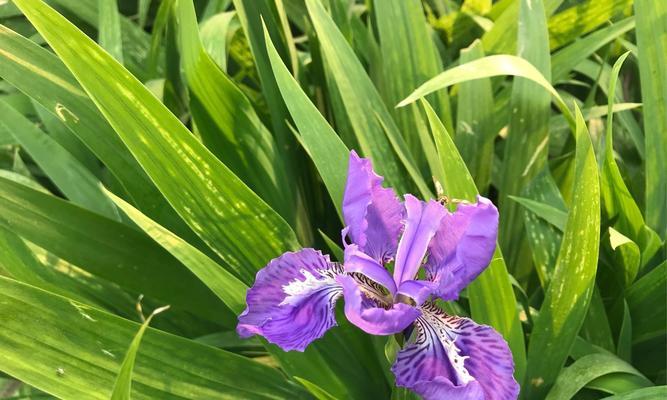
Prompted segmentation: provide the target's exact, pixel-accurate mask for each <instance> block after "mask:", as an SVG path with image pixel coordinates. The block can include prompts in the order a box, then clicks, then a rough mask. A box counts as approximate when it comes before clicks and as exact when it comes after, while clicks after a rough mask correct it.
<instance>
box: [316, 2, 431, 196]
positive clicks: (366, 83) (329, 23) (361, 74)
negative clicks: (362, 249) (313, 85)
mask: <svg viewBox="0 0 667 400" xmlns="http://www.w3.org/2000/svg"><path fill="white" fill-rule="evenodd" d="M306 6H307V7H308V12H309V14H310V17H311V19H312V22H313V26H314V28H315V31H316V32H317V37H318V40H319V43H320V46H321V51H322V54H323V58H324V60H325V62H326V63H327V64H328V66H329V68H330V69H331V74H332V76H333V78H334V79H335V83H336V87H337V88H338V91H339V93H340V96H341V99H342V101H343V104H344V106H345V110H346V112H347V115H348V118H349V120H350V122H351V124H352V126H353V128H354V131H355V135H356V137H357V139H358V141H359V144H360V146H361V150H362V151H363V153H364V154H365V155H366V156H369V157H371V158H372V159H373V162H374V165H375V166H376V168H377V170H378V172H379V173H380V174H381V175H383V176H384V177H385V178H386V180H387V183H388V184H389V185H391V186H393V187H394V188H396V190H397V191H398V192H399V193H406V192H409V191H410V190H409V189H410V188H411V186H412V185H411V184H410V179H412V181H413V182H414V184H415V185H416V186H417V188H418V189H419V191H420V192H421V194H422V195H423V196H424V197H430V190H429V188H428V186H427V185H426V183H425V182H424V180H423V178H422V177H421V175H420V174H419V172H418V171H417V169H416V164H415V162H414V161H413V159H412V157H411V155H410V154H409V153H408V151H407V146H406V144H405V142H404V140H403V138H402V136H401V135H400V133H399V132H398V128H397V127H396V124H395V123H394V120H393V119H392V117H391V115H390V114H389V111H387V109H386V107H385V106H384V103H383V101H382V98H381V97H380V95H379V93H378V92H377V90H376V88H375V86H373V83H372V82H371V80H370V78H369V77H368V75H367V74H366V71H365V70H364V68H363V66H362V65H361V63H360V62H359V59H358V58H357V57H356V55H355V54H354V51H353V50H352V49H351V48H350V47H349V45H348V44H347V42H346V40H345V37H344V36H343V35H342V33H341V32H340V31H339V30H338V28H337V27H336V24H335V23H334V22H333V20H332V19H331V17H329V15H328V14H327V12H326V11H325V9H324V7H323V6H322V5H321V4H320V3H319V2H316V1H314V0H306ZM378 119H379V120H378ZM380 120H381V121H382V123H380ZM382 124H384V126H385V127H387V128H388V130H387V131H386V133H385V130H384V128H383V127H382ZM394 144H395V145H394ZM392 147H393V148H392ZM401 167H404V168H405V170H406V171H407V174H406V173H405V172H403V168H401Z"/></svg>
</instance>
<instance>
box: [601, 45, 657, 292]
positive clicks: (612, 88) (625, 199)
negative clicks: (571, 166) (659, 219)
mask: <svg viewBox="0 0 667 400" xmlns="http://www.w3.org/2000/svg"><path fill="white" fill-rule="evenodd" d="M628 55H629V53H625V54H623V55H622V56H621V57H619V58H618V60H617V61H616V62H615V63H614V67H613V68H612V71H611V77H610V79H609V90H608V92H607V93H609V95H608V97H609V100H608V105H607V114H608V116H607V130H606V133H605V148H604V152H602V171H601V181H602V199H603V200H604V209H605V212H606V214H607V218H609V219H610V220H613V219H615V223H614V228H615V229H617V230H618V231H619V233H620V234H622V235H627V236H628V237H629V238H630V239H631V240H632V241H633V242H634V243H636V244H637V245H638V246H639V249H638V250H641V253H642V254H641V257H642V259H641V265H642V266H644V265H646V264H647V263H648V261H649V260H650V259H651V258H652V257H653V256H654V255H655V253H656V252H657V251H658V248H659V247H660V246H659V243H660V237H659V236H658V235H657V234H656V233H655V232H654V231H653V230H652V229H650V228H648V227H647V226H646V225H645V222H644V217H643V215H642V212H641V210H640V209H639V206H637V203H636V202H635V200H634V199H633V197H632V194H630V191H629V190H628V188H627V186H626V185H625V182H624V181H623V177H622V175H621V171H620V169H619V167H618V165H617V164H616V160H615V158H614V137H613V129H612V128H613V118H614V115H613V113H610V110H612V108H613V106H614V96H613V93H615V92H616V82H617V81H618V74H619V72H620V70H621V67H622V66H623V62H624V61H625V59H626V58H627V57H628ZM626 249H627V247H626ZM626 249H624V250H623V252H624V253H625V252H627V251H630V252H633V250H626ZM625 256H628V254H623V258H624V259H625ZM631 257H633V258H634V256H631ZM622 265H624V266H627V267H630V266H631V265H627V264H622ZM632 269H634V266H633V267H632ZM633 274H634V275H635V276H636V273H630V274H629V275H628V277H630V275H633ZM633 279H634V277H633ZM630 282H631V281H629V282H628V281H625V283H626V284H629V283H630Z"/></svg>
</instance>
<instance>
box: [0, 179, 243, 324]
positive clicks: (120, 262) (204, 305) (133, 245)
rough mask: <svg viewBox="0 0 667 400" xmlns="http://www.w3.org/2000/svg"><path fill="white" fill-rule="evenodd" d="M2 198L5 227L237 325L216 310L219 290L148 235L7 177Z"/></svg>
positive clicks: (103, 273) (97, 271)
mask: <svg viewBox="0 0 667 400" xmlns="http://www.w3.org/2000/svg"><path fill="white" fill-rule="evenodd" d="M0 199H1V201H0V226H2V227H4V228H6V229H8V230H10V231H12V232H14V233H16V234H17V235H20V236H21V237H23V238H25V239H26V240H29V241H30V242H32V243H35V244H36V245H38V246H40V247H42V248H44V249H46V250H48V251H50V252H52V253H54V254H55V255H57V256H59V257H61V258H63V259H65V260H67V261H69V262H71V263H72V264H74V265H76V266H79V267H80V268H83V269H84V270H86V271H88V272H90V273H92V274H94V275H97V276H100V277H102V278H105V279H108V280H110V281H112V282H116V283H118V284H119V285H121V286H123V287H125V288H128V289H132V290H134V291H136V292H139V293H144V294H145V295H147V296H149V297H152V298H155V299H157V300H160V301H162V302H165V303H171V304H172V305H174V306H177V307H180V308H182V309H185V310H191V311H192V312H193V313H195V314H197V315H202V316H204V318H207V319H209V320H212V321H221V322H224V321H225V320H226V322H225V324H226V325H228V326H229V325H231V324H233V320H232V318H233V316H230V315H229V313H227V314H225V313H224V312H219V311H215V310H212V308H215V307H213V305H215V304H219V305H220V306H222V303H220V302H219V301H218V300H217V299H216V297H215V296H214V295H213V293H211V292H210V291H209V290H208V289H207V288H206V286H204V285H203V284H202V283H201V282H200V281H199V280H198V279H197V278H196V277H195V276H193V275H192V274H191V273H190V272H189V271H187V270H186V269H185V268H183V266H182V265H181V264H180V263H179V262H178V261H177V260H175V259H174V258H173V257H171V256H170V255H169V253H167V252H166V251H165V250H163V249H162V248H161V247H160V246H158V245H157V244H156V243H155V242H153V241H152V240H151V239H149V238H147V237H146V236H145V235H144V234H143V233H141V232H139V231H137V230H135V229H133V228H130V227H128V226H127V225H124V224H121V223H119V222H116V221H113V220H109V219H107V218H104V217H102V216H100V215H97V214H95V213H92V212H90V211H87V210H85V209H82V208H79V207H77V206H75V205H73V204H71V203H68V202H66V201H64V200H62V199H59V198H56V197H53V196H50V195H47V194H44V193H41V192H38V191H35V190H32V189H29V188H27V187H25V186H23V185H21V184H18V183H14V182H11V181H9V180H6V179H3V178H0ZM91 232H95V234H91Z"/></svg>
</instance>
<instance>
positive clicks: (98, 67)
mask: <svg viewBox="0 0 667 400" xmlns="http://www.w3.org/2000/svg"><path fill="white" fill-rule="evenodd" d="M0 23H1V25H0V79H1V80H0V398H11V399H44V398H52V397H53V398H61V399H71V400H80V399H109V398H112V399H130V398H131V399H137V400H138V399H296V398H304V399H306V398H316V399H388V398H391V399H409V398H414V395H413V394H411V393H409V392H408V391H406V390H404V389H400V388H395V386H394V383H393V375H392V374H391V373H390V372H389V365H390V363H391V361H392V360H391V357H392V356H391V355H392V354H393V352H392V348H393V347H394V346H395V342H393V338H386V337H376V338H371V337H368V336H366V335H364V334H363V333H362V332H361V331H359V330H358V329H357V328H355V327H354V326H352V325H350V324H349V323H343V322H342V321H343V319H342V318H339V322H341V324H340V326H338V327H336V328H335V329H333V330H332V331H330V332H329V333H327V335H326V336H325V337H324V338H323V339H322V340H320V341H318V342H316V343H315V344H314V345H313V346H311V347H310V348H309V349H308V350H307V351H305V352H304V353H298V352H289V353H285V352H282V351H280V350H279V349H278V348H277V347H275V346H272V345H269V344H268V343H266V342H264V341H263V340H260V339H252V340H241V339H239V338H238V336H237V335H236V333H235V331H234V329H235V326H236V321H237V316H238V314H239V313H240V312H242V311H243V309H244V307H245V293H246V290H247V289H248V287H249V286H250V285H252V282H253V280H254V276H255V274H256V272H257V271H258V270H259V269H260V268H262V267H263V266H264V265H265V264H266V263H267V262H268V261H269V260H270V259H272V258H274V257H277V256H278V255H280V254H281V253H283V252H284V251H288V250H294V249H297V248H300V247H303V246H310V247H316V248H319V249H322V250H325V251H326V252H329V253H332V254H334V255H335V254H338V255H340V248H339V244H338V242H339V240H338V237H339V232H340V229H341V224H342V222H341V199H342V192H343V187H344V184H345V177H346V166H347V157H348V154H349V151H350V150H351V149H355V150H357V151H358V152H359V153H360V154H362V155H363V156H365V157H369V158H371V159H372V160H373V163H374V166H375V167H376V169H377V170H378V172H379V173H380V174H381V175H383V176H384V177H385V179H386V182H387V183H388V184H389V185H390V186H392V187H395V188H396V189H397V192H399V193H415V194H416V195H418V196H420V197H422V198H429V197H435V196H437V195H440V194H444V195H447V196H448V197H449V198H450V199H472V198H474V196H475V195H476V194H477V193H481V194H484V195H485V196H487V197H489V198H491V199H492V200H493V201H494V203H495V204H496V205H497V206H498V208H499V211H500V230H499V241H498V247H497V250H496V254H495V256H494V259H493V261H492V263H491V265H490V267H489V268H488V269H487V270H486V271H485V272H484V273H483V274H482V275H481V276H480V277H479V278H478V279H477V280H476V281H475V282H473V284H472V285H471V286H470V287H469V288H468V289H467V290H466V292H465V293H464V294H463V296H462V297H461V299H459V301H457V302H455V303H447V304H443V306H444V307H445V308H446V309H448V310H450V311H452V312H454V313H455V314H457V315H468V316H471V317H473V318H474V319H475V320H476V321H477V322H480V323H484V324H488V325H491V326H493V327H494V328H495V329H496V330H498V331H499V332H500V333H501V334H502V335H503V336H504V337H505V339H506V340H507V342H508V343H509V346H510V348H511V350H512V353H513V356H514V362H515V366H516V373H515V375H516V379H517V381H518V382H520V383H521V387H522V390H521V395H520V396H521V398H522V399H526V400H533V399H535V400H541V399H547V400H560V399H570V398H574V399H581V400H588V399H600V398H608V399H613V400H621V399H623V400H630V399H632V400H635V399H660V398H667V386H664V385H665V384H666V380H667V376H666V374H667V372H666V368H667V366H666V364H667V349H666V346H667V345H666V344H667V310H666V307H667V262H666V261H665V259H666V257H667V250H666V249H665V237H666V235H667V2H665V1H661V0H634V1H633V0H494V1H492V0H424V1H420V0H400V1H398V0H366V1H354V0H321V1H320V0H194V1H193V0H161V1H158V0H9V1H0ZM165 305H169V306H170V308H169V309H168V310H166V311H165V310H164V309H163V308H162V306H165ZM142 309H143V310H151V311H152V310H155V309H157V311H164V312H162V313H161V314H160V315H158V316H155V317H154V314H155V313H152V314H151V313H149V312H148V311H146V312H142ZM147 314H150V316H149V315H147ZM145 315H146V316H145ZM152 317H154V318H153V319H152V321H151V318H152ZM149 322H151V327H148V323H149Z"/></svg>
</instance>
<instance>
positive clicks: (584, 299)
mask: <svg viewBox="0 0 667 400" xmlns="http://www.w3.org/2000/svg"><path fill="white" fill-rule="evenodd" d="M575 111H576V116H577V130H576V134H577V152H576V166H575V187H576V188H577V190H576V191H575V192H574V195H573V198H572V201H571V202H570V204H571V206H570V211H569V215H568V220H567V224H566V226H565V232H564V235H563V242H562V244H561V249H560V252H559V254H558V260H557V263H556V268H555V270H554V275H553V278H552V280H551V284H550V285H549V288H548V289H547V292H546V295H545V299H544V302H543V304H542V306H541V308H540V314H539V316H538V317H537V319H536V320H535V326H534V327H533V333H532V335H531V338H532V340H531V341H530V344H529V346H528V367H527V374H526V380H525V385H524V386H523V388H524V390H523V395H524V396H525V398H527V399H533V398H541V397H543V396H544V395H545V394H546V393H547V392H548V390H549V389H550V388H551V386H552V385H553V383H554V381H555V380H556V377H557V376H558V374H559V372H560V370H561V368H562V367H563V364H564V363H565V360H566V358H567V356H568V354H569V352H570V348H571V347H572V345H573V343H574V340H575V338H576V336H577V333H578V331H579V329H580V328H581V325H582V323H583V321H584V318H585V317H586V313H587V311H588V306H589V303H590V299H591V294H592V292H593V286H594V283H595V273H596V270H597V260H598V249H599V240H600V188H599V182H598V179H599V177H598V170H597V165H596V161H595V155H594V154H593V149H592V143H591V140H590V138H589V136H588V131H587V129H586V124H585V121H584V120H583V116H582V115H581V112H580V111H579V110H578V108H577V109H575Z"/></svg>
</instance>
